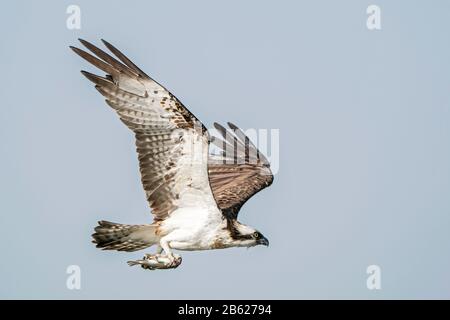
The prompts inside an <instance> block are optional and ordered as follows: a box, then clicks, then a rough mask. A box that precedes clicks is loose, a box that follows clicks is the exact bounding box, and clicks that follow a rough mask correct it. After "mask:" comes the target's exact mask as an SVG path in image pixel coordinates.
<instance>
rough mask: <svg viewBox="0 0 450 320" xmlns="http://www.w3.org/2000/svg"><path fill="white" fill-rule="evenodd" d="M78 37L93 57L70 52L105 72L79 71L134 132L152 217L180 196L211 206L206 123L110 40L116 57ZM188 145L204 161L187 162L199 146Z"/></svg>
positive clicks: (171, 206)
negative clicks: (193, 198)
mask: <svg viewBox="0 0 450 320" xmlns="http://www.w3.org/2000/svg"><path fill="white" fill-rule="evenodd" d="M80 41H81V43H82V44H83V45H84V46H85V47H86V48H87V49H89V51H91V52H92V53H93V54H95V55H96V56H97V57H94V56H93V55H91V54H90V53H88V52H85V51H83V50H81V49H78V48H74V47H71V48H72V49H73V51H75V53H77V54H78V55H80V56H81V57H82V58H84V59H85V60H87V61H88V62H90V63H91V64H93V65H94V66H96V67H98V68H99V69H100V70H103V71H104V72H106V73H107V75H106V77H100V76H98V75H95V74H92V73H89V72H86V71H82V73H83V74H84V75H85V76H86V77H87V78H88V79H89V80H91V81H92V82H94V83H95V87H96V89H97V90H98V91H99V92H100V93H101V94H102V95H103V96H104V97H105V98H106V102H107V104H108V105H109V106H110V107H111V108H113V109H114V110H115V111H116V112H117V114H118V115H119V117H120V120H121V121H122V122H123V123H124V124H125V125H126V126H127V127H128V128H129V129H130V130H132V131H133V132H134V133H135V136H136V147H137V152H138V158H139V167H140V173H141V179H142V184H143V187H144V189H145V192H146V196H147V200H148V202H149V204H150V207H151V208H152V213H153V214H154V216H155V220H157V221H158V220H163V219H165V218H166V217H167V216H168V215H169V214H170V213H171V212H172V211H173V210H175V209H176V208H178V207H180V206H182V205H183V201H184V200H183V199H184V198H183V197H189V199H190V200H189V201H192V197H197V198H198V201H199V202H203V203H205V202H208V201H209V202H208V205H211V203H212V205H215V202H214V198H213V195H212V193H211V189H210V187H209V181H208V173H207V164H206V163H207V157H208V154H207V152H208V136H207V131H206V129H205V127H204V126H203V125H202V124H201V123H200V122H199V121H198V120H197V119H196V118H195V116H194V115H193V114H192V113H191V112H190V111H189V110H188V109H187V108H185V107H184V106H183V104H182V103H181V102H180V101H179V100H178V99H177V98H176V97H175V96H174V95H173V94H171V93H170V92H169V91H168V90H167V89H165V88H164V87H162V86H161V85H160V84H159V83H157V82H156V81H154V80H153V79H151V78H150V77H149V76H147V75H146V74H145V73H144V72H143V71H142V70H141V69H139V68H138V67H137V66H136V65H135V64H134V63H133V62H131V60H129V59H128V58H127V57H126V56H125V55H124V54H123V53H121V52H120V51H119V50H117V49H116V48H115V47H113V46H112V45H111V44H109V43H108V42H106V41H103V42H104V43H105V45H106V46H107V47H108V48H109V49H110V51H111V52H112V53H113V54H114V55H115V56H116V57H117V58H118V59H119V60H120V61H118V60H117V59H115V58H114V57H112V56H111V55H109V54H107V53H105V52H104V51H103V50H101V49H99V48H98V47H96V46H94V45H93V44H91V43H89V42H87V41H84V40H80ZM187 145H192V146H198V145H199V146H200V147H202V148H203V149H202V150H203V152H204V161H203V162H202V161H200V162H199V161H197V162H195V163H194V162H192V158H190V157H192V154H189V153H193V152H196V151H198V149H195V148H196V147H194V148H192V149H188V150H186V149H184V148H186V146H187ZM193 173H195V174H193ZM197 198H196V199H197ZM186 201H187V200H186Z"/></svg>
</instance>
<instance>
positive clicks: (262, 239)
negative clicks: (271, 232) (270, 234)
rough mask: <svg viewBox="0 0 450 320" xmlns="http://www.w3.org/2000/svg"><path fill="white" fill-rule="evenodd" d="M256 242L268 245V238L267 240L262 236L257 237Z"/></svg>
mask: <svg viewBox="0 0 450 320" xmlns="http://www.w3.org/2000/svg"><path fill="white" fill-rule="evenodd" d="M258 244H262V245H263V246H266V247H268V246H269V240H267V238H264V237H263V238H261V239H259V241H258Z"/></svg>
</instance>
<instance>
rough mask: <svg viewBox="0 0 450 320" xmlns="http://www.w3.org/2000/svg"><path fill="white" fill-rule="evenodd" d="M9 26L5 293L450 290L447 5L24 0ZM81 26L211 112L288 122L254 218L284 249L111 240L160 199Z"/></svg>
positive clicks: (437, 293) (249, 210)
mask: <svg viewBox="0 0 450 320" xmlns="http://www.w3.org/2000/svg"><path fill="white" fill-rule="evenodd" d="M69 4H77V5H79V6H80V8H81V12H82V28H81V30H75V31H74V30H68V29H67V28H66V18H67V14H66V7H67V6H68V5H69ZM369 4H377V5H379V6H380V7H381V10H382V16H381V17H382V30H380V31H369V30H367V28H366V22H365V21H366V8H367V6H368V5H369ZM0 30H1V34H2V43H1V50H0V67H1V70H2V77H1V78H0V96H1V98H2V103H1V108H0V119H1V120H2V124H1V126H0V137H1V139H0V150H1V155H2V156H1V158H0V164H1V166H0V192H1V195H2V197H1V201H0V213H1V214H0V225H1V226H2V232H1V237H2V241H1V242H0V252H1V258H0V259H1V264H0V298H64V299H66V298H74V299H81V298H145V299H163V298H193V299H197V298H272V299H276V298H375V299H378V298H450V275H449V270H450V257H449V255H450V232H449V229H450V216H449V215H450V197H449V194H450V170H449V169H450V125H449V122H450V107H449V106H450V90H449V85H450V81H449V80H450V63H449V57H450V44H449V35H448V32H449V30H450V4H449V2H448V1H444V0H442V1H437V0H436V1H432V2H431V1H406V0H403V1H400V0H398V1H382V0H375V1H362V0H353V1H350V0H348V1H331V0H329V1H324V0H322V1H317V0H316V1H277V2H275V1H256V0H253V1H237V0H233V1H221V2H219V1H214V2H212V1H206V0H204V1H196V0H194V1H189V2H187V1H164V2H162V1H127V4H126V5H125V4H124V2H123V1H80V0H78V1H46V2H45V3H44V2H37V1H9V2H7V3H4V4H3V5H2V10H1V12H0ZM78 37H82V38H85V39H87V40H89V41H92V42H94V43H97V44H99V39H100V38H105V39H107V40H108V41H110V42H111V43H113V44H114V45H116V46H117V47H119V48H120V49H121V50H123V51H124V52H125V53H126V54H127V55H129V56H130V57H131V58H132V59H133V60H134V61H135V62H136V63H137V64H138V65H139V66H140V67H141V68H142V69H143V70H145V71H146V72H147V73H148V74H150V75H152V76H153V77H154V78H155V79H157V80H158V81H160V82H161V83H163V84H164V85H165V86H167V87H168V88H169V89H170V90H171V91H172V92H173V93H174V94H175V95H177V96H178V97H179V98H180V99H181V100H182V101H183V102H184V103H185V104H186V105H187V106H188V107H189V108H190V110H191V111H192V112H194V113H195V114H196V115H197V116H198V118H199V119H201V120H202V121H203V122H204V123H205V125H207V126H208V127H210V126H211V124H212V123H213V122H214V121H219V122H225V121H232V122H235V123H236V124H238V125H240V126H242V127H244V128H250V127H252V128H255V127H256V128H269V129H270V128H276V129H279V130H280V152H281V154H280V170H279V173H278V174H277V175H276V177H275V182H274V184H273V185H272V187H271V188H270V189H267V190H265V191H264V192H262V193H260V194H258V195H257V196H255V197H254V198H253V199H252V200H251V201H250V202H248V203H247V204H246V205H245V206H244V208H243V209H242V212H241V215H240V219H241V220H242V221H243V222H245V223H248V224H250V225H252V226H255V227H257V228H258V229H259V230H261V231H262V232H263V233H264V234H265V235H266V236H267V237H268V238H269V239H270V244H271V245H270V247H269V248H265V247H257V248H252V249H249V250H246V249H229V250H221V251H210V252H198V253H196V252H188V253H182V254H183V257H184V260H183V264H182V265H181V267H180V268H178V269H176V270H170V271H159V272H158V271H156V272H145V271H143V270H141V269H134V268H129V267H128V266H127V265H126V263H125V262H126V261H127V260H129V259H135V258H140V257H141V256H142V253H141V252H138V253H115V252H102V251H99V250H97V249H95V248H94V246H93V245H92V244H91V243H90V234H91V232H92V228H93V227H94V225H95V224H96V221H97V220H99V219H108V220H112V221H117V222H124V223H146V222H149V221H151V215H150V214H149V210H148V207H147V203H146V201H145V197H144V193H143V191H142V188H141V185H140V181H139V173H138V167H137V159H136V155H135V152H134V149H135V147H134V140H133V136H132V134H131V133H130V132H129V131H128V130H127V129H126V128H125V126H123V124H122V123H121V122H120V121H119V120H118V119H117V117H116V116H115V114H114V113H113V112H112V111H111V110H110V109H109V108H108V107H107V106H106V105H105V104H104V103H103V99H102V98H101V97H100V96H99V94H98V93H97V92H96V90H94V89H93V88H92V86H91V85H90V84H89V83H88V81H87V80H86V79H84V78H83V77H82V76H81V74H80V73H79V70H80V69H89V70H92V69H91V68H89V67H88V66H87V63H85V62H84V61H82V60H81V59H80V58H79V57H77V56H76V55H74V54H73V53H72V52H71V51H70V50H69V49H68V46H69V45H74V44H77V40H76V39H77V38H78ZM71 264H76V265H79V266H80V267H81V270H82V278H81V281H82V288H81V290H78V291H77V290H75V291H70V290H68V289H67V288H66V277H67V275H66V273H65V270H66V267H67V266H68V265H71ZM371 264H377V265H379V266H380V267H381V271H382V289H381V290H380V291H369V290H368V289H367V288H366V277H367V275H366V273H365V270H366V267H367V266H368V265H371Z"/></svg>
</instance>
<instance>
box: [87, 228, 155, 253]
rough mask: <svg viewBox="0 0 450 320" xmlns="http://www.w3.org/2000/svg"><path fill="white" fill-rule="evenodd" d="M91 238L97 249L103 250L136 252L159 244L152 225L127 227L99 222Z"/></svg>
mask: <svg viewBox="0 0 450 320" xmlns="http://www.w3.org/2000/svg"><path fill="white" fill-rule="evenodd" d="M92 237H93V238H94V240H93V241H92V242H93V243H95V244H97V248H102V249H103V250H118V251H137V250H141V249H144V248H147V247H150V246H152V245H154V244H156V243H158V242H159V237H158V236H157V235H156V226H155V225H152V224H143V225H129V224H120V223H114V222H109V221H99V222H98V226H97V227H95V233H94V234H92Z"/></svg>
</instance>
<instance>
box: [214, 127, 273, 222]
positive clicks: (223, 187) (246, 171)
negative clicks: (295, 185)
mask: <svg viewBox="0 0 450 320" xmlns="http://www.w3.org/2000/svg"><path fill="white" fill-rule="evenodd" d="M214 126H215V128H216V129H217V131H218V132H219V133H220V135H221V136H220V137H218V136H214V137H211V142H212V143H213V144H214V145H215V146H216V147H218V148H219V149H220V150H221V154H220V155H210V158H209V161H208V172H209V181H210V184H211V189H212V192H213V194H214V198H215V199H216V202H217V205H218V207H219V209H221V210H222V213H223V215H224V216H225V217H227V218H233V219H236V218H237V215H238V213H239V210H240V209H241V207H242V205H243V204H244V203H245V202H246V201H247V200H248V199H250V198H251V197H252V196H253V195H254V194H256V193H257V192H259V191H261V190H262V189H264V188H265V187H268V186H269V185H271V184H272V182H273V175H272V172H271V170H270V164H269V162H268V161H267V159H266V157H265V156H264V155H263V154H261V153H260V152H259V150H258V149H257V148H256V147H255V145H254V144H253V143H252V142H251V141H250V139H249V138H248V137H247V136H246V135H245V133H244V132H243V131H242V130H241V129H239V128H238V127H237V126H235V125H233V124H232V123H228V126H229V127H230V129H231V130H227V129H225V128H224V127H222V126H221V125H220V124H218V123H214Z"/></svg>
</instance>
